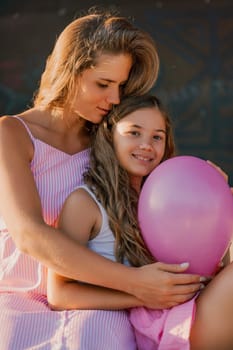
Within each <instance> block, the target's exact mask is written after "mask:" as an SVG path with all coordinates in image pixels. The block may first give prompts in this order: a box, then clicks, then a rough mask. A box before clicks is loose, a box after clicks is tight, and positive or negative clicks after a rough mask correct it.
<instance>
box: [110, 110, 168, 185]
mask: <svg viewBox="0 0 233 350" xmlns="http://www.w3.org/2000/svg"><path fill="white" fill-rule="evenodd" d="M113 144H114V149H115V153H116V156H117V159H118V161H119V163H120V165H121V167H122V168H124V169H125V170H126V171H127V172H128V174H129V176H130V179H131V181H132V182H131V183H133V184H134V183H138V185H139V186H140V184H141V181H142V178H143V177H144V176H146V175H148V174H150V172H151V171H152V170H153V169H154V168H155V167H156V166H157V165H158V164H159V163H160V162H161V160H162V159H163V155H164V152H165V147H166V125H165V120H164V117H163V115H162V114H161V112H160V111H159V110H158V109H157V108H154V107H152V108H151V107H150V108H142V109H138V110H136V111H134V112H132V113H130V114H128V115H127V116H126V117H124V118H123V119H121V120H120V121H119V122H117V124H116V125H115V127H114V131H113Z"/></svg>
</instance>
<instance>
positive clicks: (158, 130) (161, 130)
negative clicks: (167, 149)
mask: <svg viewBox="0 0 233 350" xmlns="http://www.w3.org/2000/svg"><path fill="white" fill-rule="evenodd" d="M131 126H132V127H134V128H137V129H142V128H143V127H142V126H140V125H137V124H132V125H131ZM154 131H156V132H162V133H164V134H166V133H167V132H166V130H164V129H154Z"/></svg>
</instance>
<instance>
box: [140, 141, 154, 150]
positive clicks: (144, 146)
mask: <svg viewBox="0 0 233 350" xmlns="http://www.w3.org/2000/svg"><path fill="white" fill-rule="evenodd" d="M139 148H140V149H142V150H151V149H152V146H151V144H150V143H149V142H143V143H141V144H140V145H139Z"/></svg>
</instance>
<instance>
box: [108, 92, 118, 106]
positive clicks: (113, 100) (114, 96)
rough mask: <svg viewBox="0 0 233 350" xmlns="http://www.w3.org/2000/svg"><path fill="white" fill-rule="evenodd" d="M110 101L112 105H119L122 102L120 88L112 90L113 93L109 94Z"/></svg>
mask: <svg viewBox="0 0 233 350" xmlns="http://www.w3.org/2000/svg"><path fill="white" fill-rule="evenodd" d="M107 101H108V103H110V104H112V105H118V104H119V103H120V91H119V88H117V89H114V90H113V91H111V93H110V94H109V95H108V96H107Z"/></svg>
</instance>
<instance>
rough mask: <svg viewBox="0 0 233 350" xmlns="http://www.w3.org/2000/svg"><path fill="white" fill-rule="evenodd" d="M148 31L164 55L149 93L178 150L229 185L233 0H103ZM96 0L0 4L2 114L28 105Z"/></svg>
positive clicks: (232, 129) (232, 157)
mask: <svg viewBox="0 0 233 350" xmlns="http://www.w3.org/2000/svg"><path fill="white" fill-rule="evenodd" d="M113 3H114V5H115V6H116V7H117V8H119V9H120V10H121V13H122V14H123V15H127V16H131V17H132V18H134V20H135V23H136V24H137V25H139V26H140V27H142V28H144V29H145V30H147V31H149V32H150V33H151V34H152V36H153V37H154V39H155V41H156V42H157V46H158V50H159V55H160V59H161V69H160V74H159V79H158V82H157V84H156V86H155V87H154V89H153V91H154V92H155V93H156V94H157V95H158V96H160V97H161V98H162V99H163V101H164V102H165V103H166V104H167V106H168V109H169V110H170V112H171V115H172V118H173V122H174V127H175V135H176V144H177V147H178V151H179V153H180V154H189V155H196V156H199V157H201V158H204V159H211V160H212V161H214V162H216V163H218V164H219V165H220V166H221V167H223V168H224V169H225V171H226V172H227V173H228V174H229V175H230V182H231V184H233V136H232V134H233V1H232V0H228V1H224V0H216V1H210V0H205V1H200V0H195V1H186V0H185V1H179V0H170V1H148V0H144V1H141V2H136V1H132V0H130V1H123V0H121V1H114V2H112V1H101V4H102V5H107V6H108V5H111V4H113ZM96 4H98V1H88V0H85V1H84V0H83V1H73V0H71V1H68V0H66V1H65V0H61V1H59V0H57V1H55V0H44V1H40V2H35V3H34V2H32V1H29V0H21V1H16V0H14V1H13V0H12V1H1V2H0V42H1V50H0V114H1V115H2V114H12V113H17V112H20V111H22V110H24V109H25V108H26V107H27V106H30V104H31V99H32V96H33V92H34V91H35V90H36V88H37V86H38V81H39V78H40V74H41V72H42V71H43V68H44V64H45V59H46V57H47V55H48V54H49V52H50V50H51V48H52V46H53V44H54V41H55V40H56V37H57V35H58V34H59V33H60V31H61V30H62V29H63V28H64V27H65V26H66V24H68V22H70V21H71V20H72V19H74V18H75V17H77V16H78V15H79V14H80V13H83V12H85V11H86V9H87V8H88V7H90V6H92V5H96Z"/></svg>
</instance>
